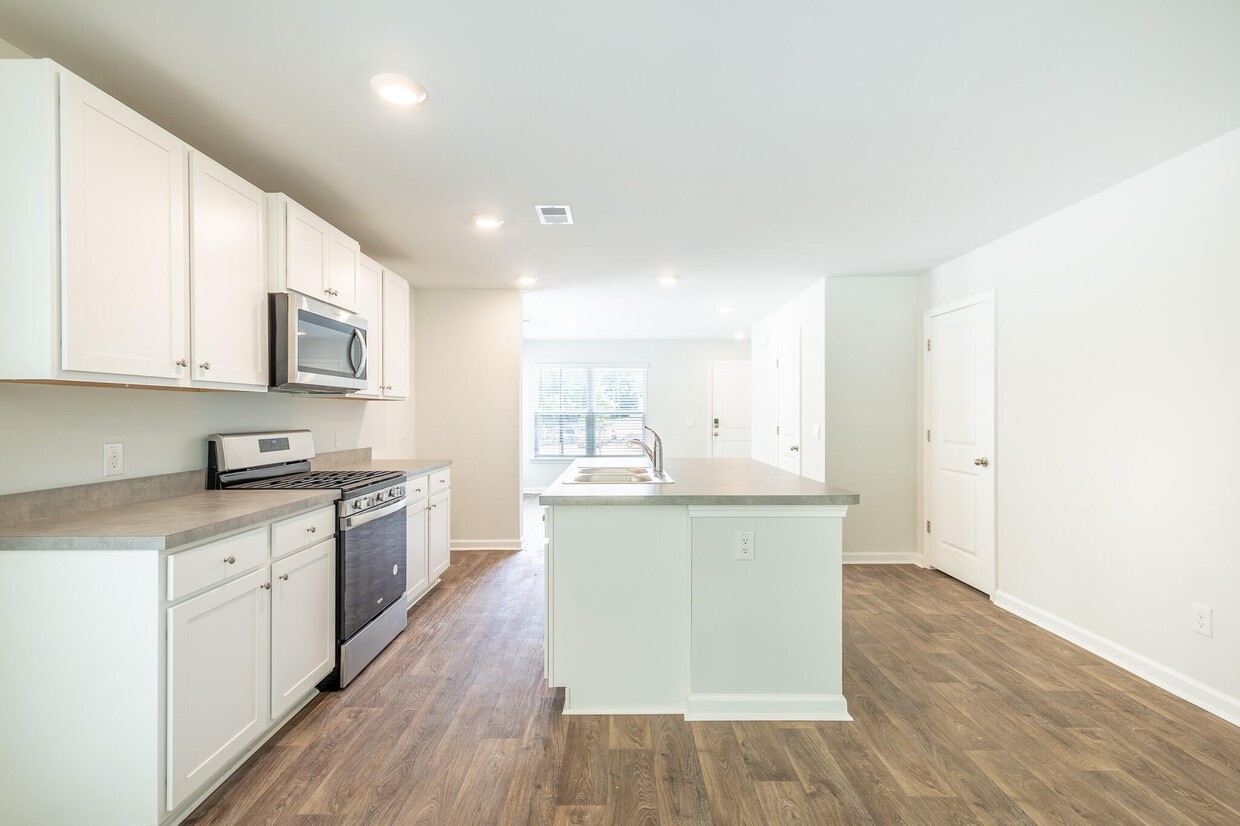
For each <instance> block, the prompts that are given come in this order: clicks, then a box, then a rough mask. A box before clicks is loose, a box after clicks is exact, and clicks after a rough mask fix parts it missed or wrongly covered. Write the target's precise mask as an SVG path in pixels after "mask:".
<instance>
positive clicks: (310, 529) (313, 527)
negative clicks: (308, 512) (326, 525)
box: [306, 525, 319, 533]
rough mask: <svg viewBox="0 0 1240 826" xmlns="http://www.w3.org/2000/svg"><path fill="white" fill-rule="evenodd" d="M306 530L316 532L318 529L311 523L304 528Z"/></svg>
mask: <svg viewBox="0 0 1240 826" xmlns="http://www.w3.org/2000/svg"><path fill="white" fill-rule="evenodd" d="M306 530H308V531H310V533H317V532H318V530H319V529H318V528H316V527H315V526H314V525H311V526H310V527H308V528H306Z"/></svg>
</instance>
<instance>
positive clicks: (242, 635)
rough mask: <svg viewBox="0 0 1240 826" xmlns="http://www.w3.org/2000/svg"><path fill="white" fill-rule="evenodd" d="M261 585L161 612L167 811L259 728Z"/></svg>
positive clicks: (260, 577)
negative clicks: (164, 642) (164, 620)
mask: <svg viewBox="0 0 1240 826" xmlns="http://www.w3.org/2000/svg"><path fill="white" fill-rule="evenodd" d="M267 577H268V571H267V569H266V568H261V569H259V570H257V571H254V572H253V573H250V574H247V575H245V576H243V577H241V578H240V579H235V580H233V581H231V582H229V583H227V584H225V585H220V586H217V587H216V588H213V589H211V590H210V591H207V592H206V593H205V594H202V595H200V596H197V597H194V598H193V599H190V600H187V601H185V602H183V603H181V604H180V605H177V606H176V607H174V608H170V609H168V810H169V811H172V810H174V809H176V808H177V807H178V806H180V805H181V804H182V803H184V802H185V800H186V799H188V798H189V796H190V795H191V794H192V793H193V792H194V791H195V790H196V789H197V788H198V787H199V786H201V785H202V784H203V783H205V782H206V781H207V780H208V779H210V778H211V776H212V775H214V774H215V773H216V772H217V771H218V770H219V769H221V768H223V767H224V766H225V765H227V764H228V762H229V761H230V760H232V759H233V758H234V757H236V756H237V755H239V754H241V752H242V751H244V749H245V747H246V746H248V745H249V744H250V743H252V742H253V741H254V738H256V737H258V735H259V734H260V733H262V732H263V730H264V729H265V728H266V727H267V716H268V715H267V697H266V694H267V691H266V688H267V674H266V672H267V612H268V608H267V604H268V603H267V591H266V588H267V587H270V582H269V580H268V579H267ZM265 586H266V587H265Z"/></svg>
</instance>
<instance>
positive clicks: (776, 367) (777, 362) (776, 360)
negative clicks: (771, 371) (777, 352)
mask: <svg viewBox="0 0 1240 826" xmlns="http://www.w3.org/2000/svg"><path fill="white" fill-rule="evenodd" d="M775 369H776V370H778V369H779V359H775Z"/></svg>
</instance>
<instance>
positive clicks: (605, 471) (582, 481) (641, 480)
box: [564, 467, 672, 485]
mask: <svg viewBox="0 0 1240 826" xmlns="http://www.w3.org/2000/svg"><path fill="white" fill-rule="evenodd" d="M564 484H566V485H670V484H672V478H671V477H670V476H667V475H666V474H665V475H663V476H662V477H658V476H655V475H654V474H653V473H651V472H650V469H649V468H627V467H612V468H601V467H600V468H579V469H578V473H577V475H576V476H574V477H573V478H572V479H565V480H564Z"/></svg>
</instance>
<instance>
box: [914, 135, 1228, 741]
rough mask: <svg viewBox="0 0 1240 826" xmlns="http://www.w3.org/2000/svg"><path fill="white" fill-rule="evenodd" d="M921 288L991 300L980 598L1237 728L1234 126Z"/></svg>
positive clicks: (937, 296) (938, 299)
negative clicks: (987, 524)
mask: <svg viewBox="0 0 1240 826" xmlns="http://www.w3.org/2000/svg"><path fill="white" fill-rule="evenodd" d="M922 287H923V293H924V299H923V307H924V308H926V309H928V308H930V307H934V306H938V305H942V304H945V303H948V302H950V301H953V300H956V299H959V298H962V297H965V296H969V295H973V294H976V293H979V292H981V291H984V290H991V289H993V290H994V291H995V309H996V313H997V324H996V331H997V337H996V347H997V350H996V355H997V385H996V393H997V396H996V399H997V406H998V427H997V431H996V433H997V451H996V454H995V458H996V463H995V470H996V473H997V482H998V579H999V589H998V593H997V594H996V601H997V602H999V604H1001V605H1005V606H1007V607H1010V608H1012V609H1013V610H1017V611H1018V612H1020V613H1023V614H1024V615H1025V616H1027V617H1029V618H1031V619H1034V620H1035V621H1037V622H1040V623H1042V624H1044V625H1047V626H1048V627H1051V628H1052V629H1053V630H1057V631H1059V632H1060V633H1065V634H1068V635H1069V636H1070V637H1071V638H1073V639H1075V640H1076V641H1078V642H1081V643H1082V644H1085V645H1088V646H1090V647H1092V648H1094V649H1095V650H1097V651H1099V652H1100V653H1103V654H1104V655H1106V656H1109V657H1111V658H1113V659H1116V660H1117V661H1119V662H1121V664H1124V665H1126V666H1127V667H1129V668H1132V669H1133V670H1136V671H1137V672H1138V673H1142V674H1144V675H1145V676H1147V677H1149V678H1151V679H1154V680H1155V681H1157V682H1159V683H1161V684H1163V685H1164V686H1167V687H1170V688H1172V690H1175V691H1177V692H1179V693H1181V694H1183V695H1184V696H1188V697H1189V698H1190V699H1193V700H1194V701H1195V702H1198V703H1201V704H1203V705H1206V706H1207V707H1209V708H1212V709H1213V710H1215V711H1216V712H1218V713H1221V714H1223V715H1225V716H1228V717H1229V718H1230V719H1231V720H1232V721H1233V722H1237V723H1240V613H1238V612H1237V611H1236V605H1237V600H1236V595H1237V593H1240V552H1238V551H1240V543H1238V542H1237V539H1236V518H1235V513H1236V507H1237V504H1236V503H1237V502H1240V475H1238V474H1237V472H1236V464H1237V459H1238V458H1240V323H1238V322H1237V315H1238V313H1240V131H1235V132H1231V133H1229V134H1227V135H1225V136H1223V137H1221V138H1219V139H1217V140H1215V141H1212V142H1210V143H1208V144H1205V145H1204V146H1201V147H1199V148H1197V149H1195V150H1193V151H1191V152H1188V153H1186V154H1184V155H1182V156H1180V157H1178V158H1175V159H1173V160H1171V161H1169V162H1167V163H1165V164H1162V165H1161V166H1158V167H1155V168H1154V169H1151V170H1149V171H1147V172H1145V173H1142V174H1141V175H1138V176H1137V177H1135V178H1132V179H1130V180H1128V181H1126V182H1124V183H1122V184H1119V185H1118V186H1115V187H1113V188H1111V189H1109V190H1106V191H1105V192H1102V193H1100V194H1098V195H1096V196H1094V197H1092V198H1089V199H1087V200H1085V201H1082V202H1081V203H1079V204H1076V205H1075V206H1072V207H1070V208H1068V209H1065V210H1063V211H1062V212H1059V213H1056V214H1055V215H1052V216H1050V217H1049V218H1046V219H1044V220H1042V221H1039V222H1038V223H1036V224H1032V225H1030V226H1028V227H1026V228H1024V229H1022V230H1020V231H1018V232H1015V233H1013V234H1012V235H1009V236H1007V237H1005V238H1002V239H1000V240H998V241H995V242H994V243H991V244H989V245H987V246H985V247H982V248H981V249H978V250H976V251H974V252H972V253H970V254H968V255H966V256H964V257H963V258H960V259H958V260H956V261H953V262H951V263H949V264H945V265H944V266H941V267H938V268H936V269H934V270H932V271H931V272H930V273H928V274H927V275H925V276H924V277H923V284H922ZM1194 603H1201V604H1203V605H1207V606H1210V607H1212V608H1213V609H1214V636H1213V637H1212V638H1211V637H1205V636H1202V635H1200V634H1196V633H1194V632H1193V631H1192V630H1191V628H1190V619H1191V616H1192V613H1191V611H1192V605H1193V604H1194Z"/></svg>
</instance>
